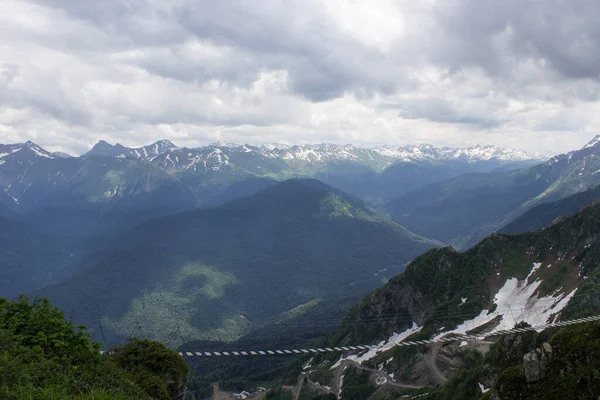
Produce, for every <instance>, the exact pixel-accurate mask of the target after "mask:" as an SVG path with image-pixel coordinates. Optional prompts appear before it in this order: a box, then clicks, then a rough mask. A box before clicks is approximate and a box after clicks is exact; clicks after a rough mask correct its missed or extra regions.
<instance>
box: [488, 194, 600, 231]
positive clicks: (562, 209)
mask: <svg viewBox="0 0 600 400" xmlns="http://www.w3.org/2000/svg"><path fill="white" fill-rule="evenodd" d="M597 201H600V185H598V186H594V187H592V188H590V189H588V190H586V191H584V192H579V193H576V194H574V195H572V196H569V197H565V198H564V199H562V200H557V201H552V202H549V203H542V204H540V205H538V206H535V207H533V208H532V209H531V210H529V211H527V212H526V213H525V214H523V215H521V216H520V217H518V218H517V219H515V220H514V221H512V222H511V223H510V224H508V225H506V226H504V227H503V228H502V229H500V230H499V231H498V232H499V233H508V234H510V233H521V232H532V231H535V230H538V229H542V228H544V227H547V226H549V225H551V224H552V223H555V222H556V221H557V220H560V219H561V218H563V217H565V216H567V215H570V214H574V213H576V212H577V211H579V210H581V209H582V208H584V207H587V206H589V205H590V204H593V203H595V202H597Z"/></svg>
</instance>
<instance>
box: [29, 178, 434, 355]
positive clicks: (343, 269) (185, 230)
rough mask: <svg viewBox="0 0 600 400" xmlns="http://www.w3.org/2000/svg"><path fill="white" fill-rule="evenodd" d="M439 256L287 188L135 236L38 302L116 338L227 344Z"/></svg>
mask: <svg viewBox="0 0 600 400" xmlns="http://www.w3.org/2000/svg"><path fill="white" fill-rule="evenodd" d="M436 245H437V243H435V242H432V241H429V240H427V239H424V238H422V237H419V236H417V235H414V234H412V233H410V232H408V231H407V230H405V229H404V228H402V227H401V226H399V225H396V224H395V223H393V222H391V221H389V220H386V219H383V218H381V217H379V216H378V215H377V214H375V213H373V212H371V211H369V210H368V209H366V208H364V207H363V205H362V202H361V201H360V200H357V199H355V198H352V197H350V196H348V195H346V194H344V193H342V192H339V191H338V190H336V189H334V188H332V187H329V186H327V185H325V184H323V183H321V182H319V181H314V180H291V181H285V182H282V183H280V184H277V185H275V186H271V187H269V188H267V189H265V190H263V191H261V192H259V193H257V194H255V195H252V196H248V197H245V198H241V199H238V200H235V201H233V202H231V203H228V204H226V205H223V206H219V207H216V208H213V209H208V210H198V211H193V212H189V213H184V214H178V215H174V216H169V217H164V218H161V219H156V220H153V221H150V222H148V223H145V224H143V225H140V226H139V227H138V228H136V229H134V230H132V231H130V232H129V233H127V234H126V235H124V236H122V237H121V238H119V239H118V240H117V241H116V242H115V244H114V246H112V248H110V249H108V250H107V251H106V252H103V253H102V254H100V255H97V256H95V257H94V259H93V260H91V262H90V263H89V264H88V265H87V267H86V269H85V270H83V271H82V272H80V273H79V274H77V275H76V276H74V277H72V278H69V279H67V280H65V281H64V282H61V283H60V284H57V285H55V286H52V287H49V288H46V289H44V290H42V291H40V292H38V293H37V294H39V295H43V296H47V297H48V298H50V299H51V300H52V301H53V302H55V303H56V304H57V305H59V306H61V307H63V308H64V309H66V310H68V311H69V312H71V313H72V315H73V317H74V319H75V320H77V321H79V322H85V323H87V324H89V325H92V326H93V325H94V324H97V323H98V321H102V324H103V326H104V328H105V329H106V330H107V331H110V332H111V333H112V334H113V335H115V334H116V335H119V336H121V337H122V336H124V335H127V334H128V333H129V332H130V331H131V329H132V328H135V327H136V324H137V323H139V324H141V326H143V329H144V333H145V335H147V336H148V337H153V338H157V339H160V340H162V341H164V342H165V343H169V344H171V345H178V344H179V338H180V337H181V334H183V335H185V337H186V339H187V340H192V339H215V340H216V339H218V338H223V339H225V340H231V339H234V338H236V337H238V336H240V335H242V334H243V333H244V332H246V331H247V330H248V329H251V328H253V327H260V326H261V324H263V323H266V322H267V321H268V320H271V321H272V319H273V318H282V317H285V315H286V314H285V313H286V312H289V313H292V314H293V315H297V314H298V313H299V312H300V313H302V312H305V310H310V308H311V307H312V305H314V304H317V303H318V302H319V301H320V300H323V299H328V298H331V297H339V296H352V295H355V294H358V293H363V292H364V291H367V290H370V289H371V288H373V287H375V286H377V285H378V284H380V283H381V282H382V281H383V280H385V279H386V278H389V277H391V276H394V275H396V274H397V273H399V272H401V271H403V269H404V265H405V264H406V263H407V262H408V261H410V260H411V259H412V258H413V257H415V256H417V255H418V254H420V253H422V252H423V251H425V250H427V249H429V248H431V247H434V246H436ZM300 306H302V307H300ZM303 310H304V311H303ZM113 337H114V336H113Z"/></svg>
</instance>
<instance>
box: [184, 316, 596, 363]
mask: <svg viewBox="0 0 600 400" xmlns="http://www.w3.org/2000/svg"><path fill="white" fill-rule="evenodd" d="M595 321H600V315H594V316H590V317H585V318H577V319H572V320H566V321H560V322H553V323H547V324H542V325H537V326H527V327H522V328H513V329H507V330H499V331H492V332H490V333H480V334H470V335H469V334H451V335H450V336H447V337H441V338H438V339H429V340H427V339H425V340H414V341H411V340H403V341H398V342H394V343H391V344H392V345H393V346H392V347H396V346H401V347H407V346H420V345H430V344H435V343H451V342H458V341H481V340H486V339H487V338H490V337H496V336H504V335H509V334H518V333H526V332H533V331H535V332H541V331H543V330H545V329H549V328H560V327H565V326H571V325H578V324H584V323H590V322H595ZM389 348H390V343H388V342H382V343H380V344H378V345H353V346H336V347H318V348H305V349H304V348H300V349H271V350H257V349H253V350H236V351H226V350H223V351H202V350H201V349H198V350H195V351H185V352H180V353H179V354H180V355H181V356H183V357H190V358H191V357H198V358H212V357H254V356H256V357H268V356H297V355H304V354H320V353H336V352H360V351H365V350H366V351H370V350H375V351H378V350H384V349H385V350H387V349H389Z"/></svg>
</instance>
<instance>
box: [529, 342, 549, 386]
mask: <svg viewBox="0 0 600 400" xmlns="http://www.w3.org/2000/svg"><path fill="white" fill-rule="evenodd" d="M551 359H552V346H551V345H550V344H549V343H544V344H542V346H541V347H540V348H538V349H536V350H535V351H531V352H529V353H527V354H525V355H524V356H523V372H524V373H525V379H526V380H527V383H535V382H538V381H540V380H541V379H543V378H544V376H546V372H547V371H548V364H549V363H550V360H551Z"/></svg>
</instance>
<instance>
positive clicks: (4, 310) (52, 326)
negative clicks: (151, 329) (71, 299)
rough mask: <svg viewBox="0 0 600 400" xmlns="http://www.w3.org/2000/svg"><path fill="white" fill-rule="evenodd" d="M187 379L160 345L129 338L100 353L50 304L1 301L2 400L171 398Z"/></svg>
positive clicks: (175, 359)
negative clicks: (110, 349) (124, 342)
mask: <svg viewBox="0 0 600 400" xmlns="http://www.w3.org/2000/svg"><path fill="white" fill-rule="evenodd" d="M163 361H168V362H165V363H163ZM159 364H160V365H159ZM187 375H188V371H187V366H186V365H185V363H184V361H183V359H181V357H179V356H178V355H177V353H175V352H173V351H171V350H169V349H167V348H165V347H164V346H162V345H160V344H158V343H152V342H149V341H138V340H133V341H132V342H130V343H128V344H127V345H125V346H123V347H122V348H119V349H116V351H112V352H110V353H108V354H104V355H102V354H100V346H99V345H98V344H97V343H92V342H91V341H90V336H89V334H88V333H87V331H86V328H85V327H84V326H79V327H75V326H73V325H72V324H71V323H70V322H68V321H66V320H65V316H64V313H63V312H62V311H60V310H58V309H57V308H55V307H52V306H51V305H50V303H49V302H48V300H46V299H39V298H36V299H35V300H33V302H31V303H30V302H29V300H28V299H27V298H26V297H24V296H21V297H20V298H19V299H18V300H16V301H7V300H6V299H0V398H2V399H7V400H12V399H15V400H17V399H34V400H37V399H40V400H41V399H44V400H45V399H73V398H78V399H92V398H93V399H123V400H125V399H171V398H172V397H173V394H174V388H175V386H177V387H182V386H184V385H185V382H186V380H187ZM175 383H176V385H174V384H175Z"/></svg>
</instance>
